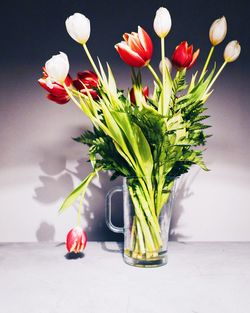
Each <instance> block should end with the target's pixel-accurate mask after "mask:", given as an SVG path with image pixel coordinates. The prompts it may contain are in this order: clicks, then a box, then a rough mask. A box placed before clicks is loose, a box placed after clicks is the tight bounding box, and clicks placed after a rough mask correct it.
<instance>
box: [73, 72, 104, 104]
mask: <svg viewBox="0 0 250 313" xmlns="http://www.w3.org/2000/svg"><path fill="white" fill-rule="evenodd" d="M73 85H74V87H75V88H76V89H77V90H78V91H80V92H81V93H83V94H85V95H87V94H88V93H87V91H86V88H87V89H88V91H89V93H90V94H91V96H92V98H93V99H96V98H98V93H97V91H96V90H95V89H94V88H96V87H97V86H98V77H97V75H96V74H95V73H94V72H92V71H84V72H78V73H77V79H75V80H74V81H73Z"/></svg>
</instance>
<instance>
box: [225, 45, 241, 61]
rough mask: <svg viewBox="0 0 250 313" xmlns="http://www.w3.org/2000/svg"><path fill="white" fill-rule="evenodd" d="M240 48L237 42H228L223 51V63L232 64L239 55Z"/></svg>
mask: <svg viewBox="0 0 250 313" xmlns="http://www.w3.org/2000/svg"><path fill="white" fill-rule="evenodd" d="M240 51H241V46H240V44H239V42H238V41H237V40H233V41H230V42H229V43H228V44H227V46H226V48H225V50H224V60H225V62H234V61H235V60H236V59H237V58H238V57H239V55H240Z"/></svg>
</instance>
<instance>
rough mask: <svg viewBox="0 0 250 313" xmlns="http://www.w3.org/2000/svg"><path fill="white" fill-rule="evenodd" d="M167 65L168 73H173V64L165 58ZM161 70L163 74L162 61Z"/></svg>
mask: <svg viewBox="0 0 250 313" xmlns="http://www.w3.org/2000/svg"><path fill="white" fill-rule="evenodd" d="M165 64H166V67H167V68H168V72H169V73H171V71H172V63H171V61H170V60H169V59H168V58H166V57H165ZM159 70H160V72H161V73H162V60H161V62H160V64H159Z"/></svg>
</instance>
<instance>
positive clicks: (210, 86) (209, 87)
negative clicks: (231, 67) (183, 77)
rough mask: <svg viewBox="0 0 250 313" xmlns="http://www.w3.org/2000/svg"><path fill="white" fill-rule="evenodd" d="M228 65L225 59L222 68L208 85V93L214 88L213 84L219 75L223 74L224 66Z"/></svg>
mask: <svg viewBox="0 0 250 313" xmlns="http://www.w3.org/2000/svg"><path fill="white" fill-rule="evenodd" d="M226 65H227V61H225V62H224V63H223V64H222V65H221V67H220V69H219V70H218V72H217V74H216V75H215V76H214V78H213V80H212V81H211V83H210V84H209V85H208V87H207V90H206V93H208V92H209V90H210V89H211V88H212V86H213V84H214V83H215V81H216V79H217V78H218V77H219V75H220V74H221V72H222V71H223V69H224V67H225V66H226Z"/></svg>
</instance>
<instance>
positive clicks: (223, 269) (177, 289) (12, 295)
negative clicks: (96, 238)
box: [0, 242, 250, 313]
mask: <svg viewBox="0 0 250 313" xmlns="http://www.w3.org/2000/svg"><path fill="white" fill-rule="evenodd" d="M109 250H113V251H109ZM65 255H66V250H65V246H64V245H63V244H56V243H34V244H0V312H1V313H75V312H81V313H249V312H250V243H176V242H171V243H170V245H169V263H168V264H167V265H166V266H164V267H160V268H154V269H141V268H134V267H131V266H128V265H126V264H125V263H124V262H123V259H122V255H121V253H120V252H119V246H118V244H117V243H115V242H108V243H98V242H89V243H88V245H87V249H86V251H85V254H84V256H83V257H82V258H78V259H67V258H66V257H65Z"/></svg>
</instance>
